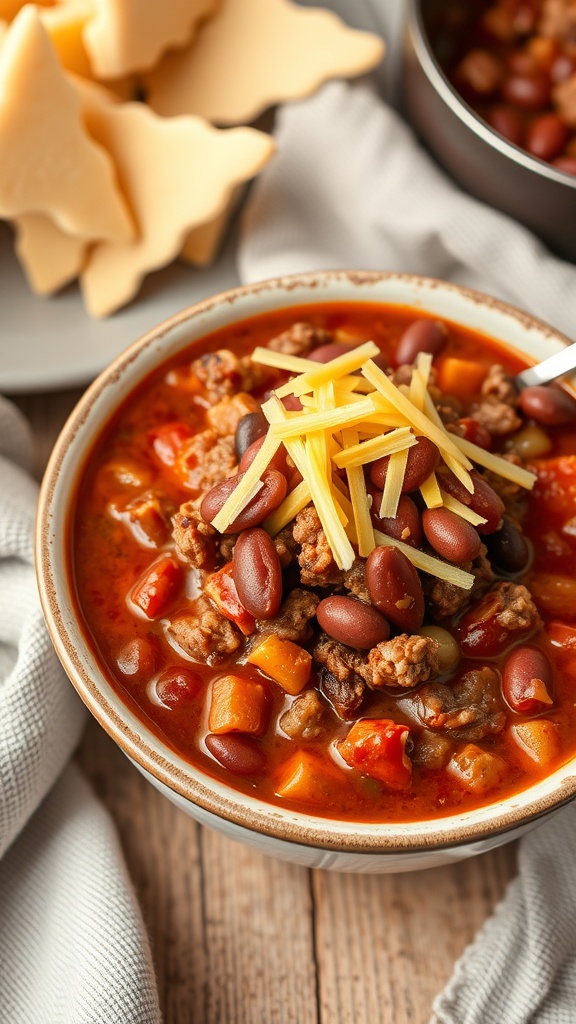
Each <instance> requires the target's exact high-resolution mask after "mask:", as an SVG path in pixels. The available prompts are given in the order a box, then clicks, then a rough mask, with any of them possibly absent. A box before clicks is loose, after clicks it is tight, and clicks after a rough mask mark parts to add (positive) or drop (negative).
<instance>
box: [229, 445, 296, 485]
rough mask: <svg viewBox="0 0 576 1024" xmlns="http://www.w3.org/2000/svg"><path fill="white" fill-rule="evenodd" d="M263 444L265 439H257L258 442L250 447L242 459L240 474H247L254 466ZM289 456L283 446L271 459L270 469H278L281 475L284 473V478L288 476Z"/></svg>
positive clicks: (239, 467)
mask: <svg viewBox="0 0 576 1024" xmlns="http://www.w3.org/2000/svg"><path fill="white" fill-rule="evenodd" d="M263 444H264V437H257V438H256V440H255V441H253V442H252V444H251V445H250V447H249V448H247V449H246V451H245V452H244V455H243V456H242V458H241V459H240V465H239V466H238V472H239V473H245V472H246V470H247V469H248V468H249V467H250V466H251V465H252V463H253V462H254V459H255V458H256V456H257V455H258V452H259V451H260V449H261V447H262V445H263ZM287 456H288V452H287V451H286V449H285V447H284V445H283V444H281V445H280V447H279V448H278V449H277V451H275V452H274V455H273V456H272V458H271V459H270V462H269V467H270V469H277V470H278V472H279V473H284V476H286V475H287V473H288V466H287V463H286V459H287Z"/></svg>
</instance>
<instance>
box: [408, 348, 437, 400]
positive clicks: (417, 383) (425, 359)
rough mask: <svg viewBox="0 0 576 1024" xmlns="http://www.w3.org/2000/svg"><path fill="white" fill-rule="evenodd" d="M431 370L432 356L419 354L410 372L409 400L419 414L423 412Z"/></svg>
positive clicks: (426, 353)
mask: <svg viewBox="0 0 576 1024" xmlns="http://www.w3.org/2000/svg"><path fill="white" fill-rule="evenodd" d="M431 369H432V356H431V355H430V353H429V352H419V353H418V355H417V356H416V365H415V367H414V369H413V371H412V379H411V381H410V391H409V398H410V401H411V402H412V404H413V405H415V406H416V408H417V409H420V412H424V399H425V397H426V392H427V390H428V381H429V379H430V370H431Z"/></svg>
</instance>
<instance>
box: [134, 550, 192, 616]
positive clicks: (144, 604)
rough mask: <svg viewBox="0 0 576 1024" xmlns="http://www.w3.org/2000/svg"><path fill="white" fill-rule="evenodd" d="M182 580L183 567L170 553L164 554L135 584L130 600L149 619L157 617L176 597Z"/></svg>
mask: <svg viewBox="0 0 576 1024" xmlns="http://www.w3.org/2000/svg"><path fill="white" fill-rule="evenodd" d="M181 582H182V567H181V566H180V565H179V564H178V562H176V560H175V559H174V558H172V557H171V556H170V555H163V556H162V558H158V559H157V560H156V561H155V562H153V563H152V565H150V566H149V567H148V568H147V569H146V571H145V572H144V573H143V574H142V576H141V577H140V579H139V580H138V581H137V582H136V583H135V584H134V586H133V588H132V591H131V594H130V600H131V601H132V603H133V604H135V605H136V606H137V607H138V608H140V611H142V612H144V615H146V616H147V617H148V618H149V619H157V618H158V616H159V615H162V613H163V612H164V611H165V609H166V608H167V607H168V605H169V604H170V601H171V600H172V598H173V597H175V595H176V591H177V590H178V588H179V586H180V584H181Z"/></svg>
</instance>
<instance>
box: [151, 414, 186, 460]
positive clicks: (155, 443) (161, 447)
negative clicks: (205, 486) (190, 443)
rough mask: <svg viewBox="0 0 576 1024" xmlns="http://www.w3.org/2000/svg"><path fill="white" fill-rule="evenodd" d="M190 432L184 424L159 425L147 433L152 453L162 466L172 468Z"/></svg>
mask: <svg viewBox="0 0 576 1024" xmlns="http://www.w3.org/2000/svg"><path fill="white" fill-rule="evenodd" d="M190 437H192V430H191V429H190V427H189V426H188V425H187V424H186V423H181V422H179V421H177V422H174V423H161V424H160V426H158V427H154V429H153V430H150V431H148V438H149V440H150V443H151V445H152V451H153V452H154V455H155V456H156V458H157V459H158V461H159V462H160V463H162V465H163V466H173V465H174V463H175V462H176V459H177V457H178V454H179V452H180V451H181V449H182V448H183V446H184V444H185V442H186V441H187V440H188V438H190Z"/></svg>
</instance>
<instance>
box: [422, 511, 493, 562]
mask: <svg viewBox="0 0 576 1024" xmlns="http://www.w3.org/2000/svg"><path fill="white" fill-rule="evenodd" d="M422 526H423V528H424V533H425V535H426V539H427V540H428V541H429V542H430V544H431V545H432V547H433V548H434V550H435V551H437V552H438V554H439V555H441V556H442V558H446V559H447V560H448V561H449V562H456V564H461V563H463V562H471V561H473V559H474V558H476V557H477V556H478V555H479V554H480V544H481V541H480V537H479V536H478V532H477V530H475V529H474V527H473V526H472V525H471V524H470V523H468V522H466V520H465V519H462V518H461V516H458V515H456V513H455V512H451V511H450V510H449V509H447V508H426V509H424V511H423V513H422Z"/></svg>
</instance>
